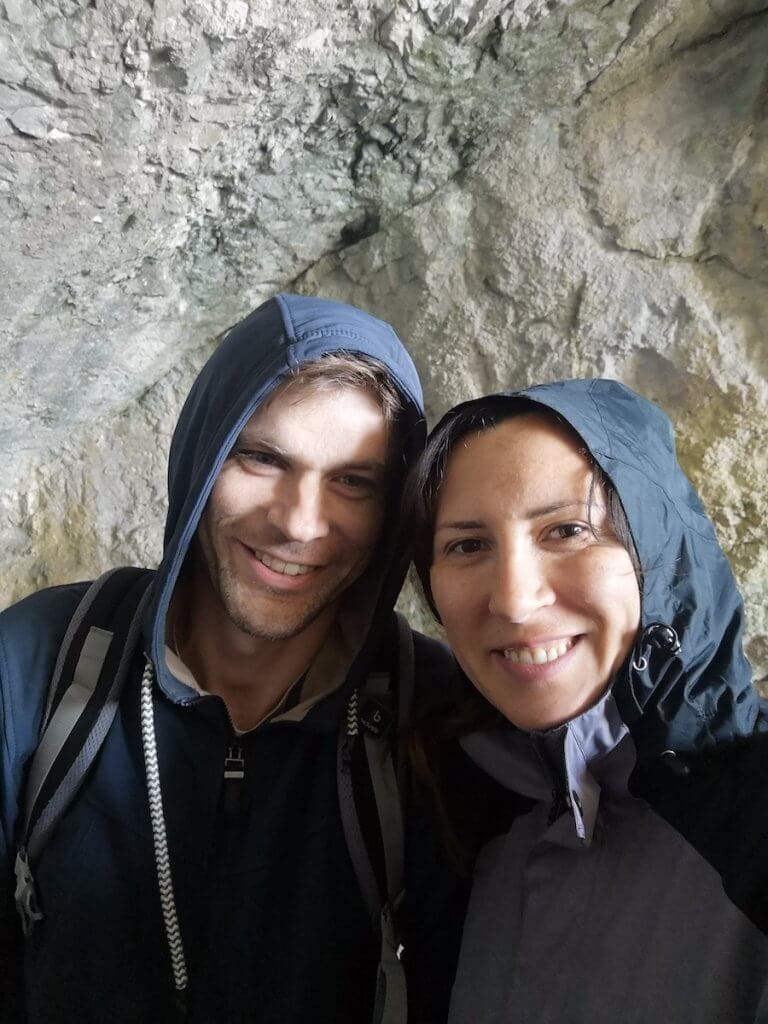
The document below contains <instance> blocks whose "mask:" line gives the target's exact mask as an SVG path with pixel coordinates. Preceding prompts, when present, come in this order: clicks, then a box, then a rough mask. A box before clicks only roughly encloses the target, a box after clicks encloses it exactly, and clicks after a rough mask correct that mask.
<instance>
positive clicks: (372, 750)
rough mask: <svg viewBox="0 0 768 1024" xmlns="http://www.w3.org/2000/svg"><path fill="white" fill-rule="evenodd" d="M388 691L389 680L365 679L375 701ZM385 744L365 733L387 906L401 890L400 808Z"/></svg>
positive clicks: (401, 822) (386, 677) (401, 826)
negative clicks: (383, 869)
mask: <svg viewBox="0 0 768 1024" xmlns="http://www.w3.org/2000/svg"><path fill="white" fill-rule="evenodd" d="M388 689H389V676H386V675H379V674H373V675H370V676H368V679H367V681H366V691H367V692H368V693H372V694H373V695H374V696H375V697H383V696H385V694H386V693H387V690H388ZM387 741H388V737H387V736H383V737H378V736H373V735H372V734H371V733H369V732H366V734H365V737H364V742H365V756H366V757H367V759H368V771H369V772H370V775H371V784H372V786H373V795H374V797H375V799H376V810H377V812H378V816H379V827H380V829H381V841H382V845H383V847H384V867H385V871H386V875H387V902H388V903H390V902H392V901H393V900H395V899H397V897H398V896H399V894H400V891H401V890H402V888H403V811H402V808H401V806H400V789H399V788H398V785H397V776H396V774H395V766H394V763H393V761H392V751H391V748H390V744H389V743H388V742H387Z"/></svg>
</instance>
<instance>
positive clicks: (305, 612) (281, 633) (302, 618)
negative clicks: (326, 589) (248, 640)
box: [224, 600, 334, 641]
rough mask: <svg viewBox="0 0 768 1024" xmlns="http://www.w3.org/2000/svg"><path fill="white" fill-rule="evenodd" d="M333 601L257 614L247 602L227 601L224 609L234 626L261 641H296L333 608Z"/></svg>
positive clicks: (269, 610)
mask: <svg viewBox="0 0 768 1024" xmlns="http://www.w3.org/2000/svg"><path fill="white" fill-rule="evenodd" d="M333 603H334V602H333V601H323V602H318V603H317V605H312V606H309V607H305V608H302V609H295V610H293V609H291V612H292V613H291V614H287V610H286V609H281V608H273V609H264V610H263V611H261V612H258V613H257V612H255V611H254V609H253V608H249V607H248V604H247V602H245V601H238V602H232V601H226V600H225V602H224V607H225V610H226V612H227V615H228V617H229V619H230V621H231V622H232V624H233V625H234V626H236V627H237V628H238V629H239V630H240V631H241V632H242V633H245V634H246V635H247V636H250V637H253V638H254V639H257V640H273V641H279V640H292V639H293V638H294V637H297V636H301V634H302V633H303V632H304V631H305V630H306V629H308V628H309V627H310V626H311V625H312V623H314V622H316V621H317V619H319V618H320V616H321V615H323V613H324V612H326V610H327V609H329V608H330V607H331V605H332V604H333Z"/></svg>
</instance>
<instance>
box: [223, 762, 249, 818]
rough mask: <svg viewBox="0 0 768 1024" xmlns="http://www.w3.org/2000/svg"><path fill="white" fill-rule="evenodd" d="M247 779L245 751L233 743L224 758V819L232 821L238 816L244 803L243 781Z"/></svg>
mask: <svg viewBox="0 0 768 1024" xmlns="http://www.w3.org/2000/svg"><path fill="white" fill-rule="evenodd" d="M244 779H245V751H244V750H243V748H242V747H241V746H240V744H239V743H232V744H231V745H230V747H229V748H228V750H227V753H226V756H225V758H224V793H223V801H224V817H225V818H226V819H232V818H234V817H236V816H237V815H238V813H239V812H240V810H241V807H242V802H243V780H244Z"/></svg>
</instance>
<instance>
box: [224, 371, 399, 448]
mask: <svg viewBox="0 0 768 1024" xmlns="http://www.w3.org/2000/svg"><path fill="white" fill-rule="evenodd" d="M391 433H392V432H391V429H390V423H389V421H388V420H387V418H386V416H385V415H384V411H383V410H382V408H381V406H380V403H379V402H378V400H377V396H376V395H375V393H374V392H373V391H372V390H371V389H369V388H358V387H350V386H343V385H338V386H336V385H334V386H328V385H325V386H323V387H313V386H311V385H310V386H307V385H304V384H296V385H295V386H292V387H286V386H285V385H283V386H280V387H278V388H276V389H275V391H273V392H272V394H271V395H269V396H268V397H267V398H266V399H265V401H264V402H262V404H261V405H260V406H259V407H258V409H256V410H255V411H254V412H253V414H252V415H251V416H250V418H249V419H248V421H247V422H246V423H245V425H244V426H243V429H242V430H241V431H240V434H239V436H238V440H237V442H236V444H243V443H253V442H259V443H262V444H266V445H269V446H270V447H271V448H272V449H273V450H274V451H275V452H277V453H281V452H284V453H285V454H286V455H291V454H301V452H300V451H299V452H294V451H292V450H293V449H295V448H296V447H298V448H300V449H302V450H304V449H306V450H307V451H310V452H311V451H320V450H323V449H324V448H325V450H326V452H325V454H327V455H328V456H329V457H330V458H333V457H334V455H335V454H336V452H335V451H334V449H337V450H338V455H339V458H340V459H341V461H345V460H346V457H347V456H354V457H355V458H357V457H360V458H362V459H365V460H370V461H376V459H377V458H378V457H379V455H380V454H381V457H386V456H388V455H389V452H388V449H389V447H390V440H391Z"/></svg>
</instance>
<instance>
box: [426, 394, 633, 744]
mask: <svg viewBox="0 0 768 1024" xmlns="http://www.w3.org/2000/svg"><path fill="white" fill-rule="evenodd" d="M591 481H592V467H591V465H590V463H589V462H588V461H587V459H586V458H585V457H584V455H583V453H582V450H580V446H579V443H578V441H577V440H576V439H575V438H574V437H573V436H572V435H571V434H570V433H569V432H568V431H567V430H566V429H564V428H563V427H562V426H560V425H559V424H557V423H556V422H554V421H552V420H551V419H549V418H548V417H547V416H542V415H539V414H538V413H532V414H525V415H522V416H516V417H514V418H512V419H509V420H506V421H504V422H502V423H501V424H500V425H499V426H497V427H495V428H493V429H490V430H487V431H484V432H482V433H479V434H472V435H469V436H468V437H466V438H462V440H460V441H459V442H458V443H457V444H456V446H455V447H454V449H453V451H452V453H451V456H450V459H449V462H448V468H447V472H446V475H445V478H444V480H443V484H442V487H441V489H440V493H439V497H438V505H437V516H436V527H435V538H434V546H433V562H432V569H431V575H430V578H431V585H432V593H433V596H434V601H435V605H436V607H437V610H438V612H439V613H440V618H441V619H442V622H443V625H444V626H445V630H446V633H447V635H448V641H449V643H450V644H451V646H452V647H453V649H454V652H455V654H456V657H457V659H458V661H459V664H460V665H461V667H462V668H463V669H464V671H465V672H466V674H467V675H468V676H469V678H470V679H471V681H472V682H473V683H474V685H475V686H476V687H477V689H478V690H479V691H480V692H481V693H482V694H483V695H484V696H485V697H486V698H487V699H488V700H489V701H490V702H491V703H492V704H494V705H495V706H496V707H497V708H498V709H499V711H501V713H502V714H503V715H505V716H506V717H507V718H508V719H509V720H510V722H513V723H514V724H515V725H516V726H518V727H519V728H521V729H524V730H527V731H530V730H534V729H548V728H551V727H553V726H555V725H559V724H561V723H562V722H565V721H567V720H568V719H570V718H573V717H575V716H576V715H578V714H579V713H580V712H582V711H584V710H586V708H588V707H590V706H591V705H592V704H594V703H595V701H596V700H597V699H598V698H599V697H600V696H601V695H602V694H603V692H604V691H605V690H606V688H607V686H608V684H609V682H610V681H611V679H612V677H613V676H614V674H615V673H616V672H617V670H618V669H619V667H620V665H621V664H622V662H623V661H624V659H625V658H626V656H627V654H628V653H629V651H630V649H631V647H632V644H633V642H634V639H635V635H636V633H637V629H638V625H639V622H640V592H639V588H638V584H637V579H636V577H635V573H634V570H633V568H632V562H631V561H630V557H629V554H628V553H627V551H626V549H625V548H623V547H622V546H621V544H619V542H618V541H617V540H616V539H615V538H614V537H613V535H612V534H611V533H610V529H609V526H608V523H607V519H606V510H605V496H604V494H602V493H601V492H600V490H599V489H597V490H596V492H595V493H594V495H593V499H592V510H591V521H592V525H593V526H594V529H595V531H596V533H597V537H596V536H595V533H593V531H592V529H591V528H590V513H589V509H588V501H589V491H590V484H591ZM598 538H599V539H598Z"/></svg>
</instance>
